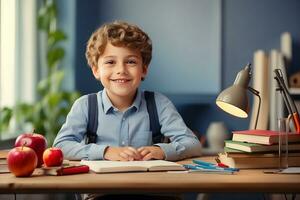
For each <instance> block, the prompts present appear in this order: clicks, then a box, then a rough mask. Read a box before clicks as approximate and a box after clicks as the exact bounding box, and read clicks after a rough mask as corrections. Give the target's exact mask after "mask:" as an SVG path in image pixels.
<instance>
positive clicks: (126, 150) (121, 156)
mask: <svg viewBox="0 0 300 200" xmlns="http://www.w3.org/2000/svg"><path fill="white" fill-rule="evenodd" d="M104 159H105V160H116V161H132V160H141V159H142V156H141V155H140V153H139V152H138V151H137V150H136V149H135V148H133V147H110V146H109V147H107V149H106V150H105V153H104Z"/></svg>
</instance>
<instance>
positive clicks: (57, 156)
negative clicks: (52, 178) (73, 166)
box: [43, 147, 64, 167]
mask: <svg viewBox="0 0 300 200" xmlns="http://www.w3.org/2000/svg"><path fill="white" fill-rule="evenodd" d="M63 160H64V155H63V152H62V150H61V149H60V148H57V147H51V148H48V149H46V150H45V151H44V154H43V161H44V164H45V165H46V167H54V166H61V165H62V163H63Z"/></svg>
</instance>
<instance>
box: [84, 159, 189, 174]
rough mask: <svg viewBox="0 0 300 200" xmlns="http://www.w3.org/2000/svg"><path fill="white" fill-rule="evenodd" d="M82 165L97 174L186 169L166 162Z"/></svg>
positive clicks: (90, 162)
mask: <svg viewBox="0 0 300 200" xmlns="http://www.w3.org/2000/svg"><path fill="white" fill-rule="evenodd" d="M80 164H83V165H88V166H89V167H90V170H91V171H93V172H96V173H109V172H138V171H140V172H146V171H174V170H176V171H177V170H185V168H184V167H183V166H182V165H180V164H178V163H175V162H170V161H165V160H150V161H128V162H126V161H107V160H82V161H81V162H80Z"/></svg>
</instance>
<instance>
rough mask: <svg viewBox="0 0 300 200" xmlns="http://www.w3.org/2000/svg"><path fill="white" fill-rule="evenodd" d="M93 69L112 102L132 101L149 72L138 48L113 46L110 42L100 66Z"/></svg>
mask: <svg viewBox="0 0 300 200" xmlns="http://www.w3.org/2000/svg"><path fill="white" fill-rule="evenodd" d="M92 70H93V74H94V76H95V78H96V79H98V80H100V81H101V83H102V85H103V86H104V87H105V89H106V92H107V95H108V97H109V98H110V100H111V101H112V102H114V101H117V102H119V101H120V100H121V99H124V100H128V99H129V100H131V101H132V100H133V98H134V96H135V93H136V91H137V88H138V87H139V85H140V83H141V80H142V78H145V76H146V74H147V66H143V59H142V56H141V53H140V52H139V51H138V50H136V51H135V50H131V49H129V48H126V47H117V46H113V45H112V44H111V43H109V42H108V43H107V45H106V47H105V50H104V52H103V54H102V55H101V56H100V57H99V60H98V66H97V67H93V68H92Z"/></svg>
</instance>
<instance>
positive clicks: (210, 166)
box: [193, 160, 239, 172]
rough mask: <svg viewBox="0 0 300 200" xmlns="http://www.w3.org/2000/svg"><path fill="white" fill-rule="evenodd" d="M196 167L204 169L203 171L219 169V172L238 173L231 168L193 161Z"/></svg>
mask: <svg viewBox="0 0 300 200" xmlns="http://www.w3.org/2000/svg"><path fill="white" fill-rule="evenodd" d="M193 163H195V164H196V165H197V166H198V167H201V168H205V169H219V170H228V171H236V172H237V171H239V169H238V168H231V167H220V166H218V165H216V164H214V163H209V162H205V161H202V160H193Z"/></svg>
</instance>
